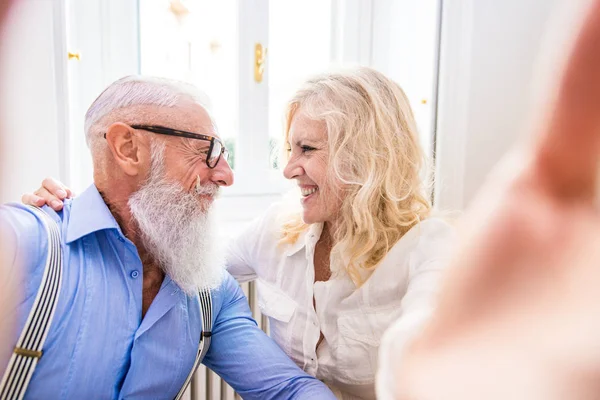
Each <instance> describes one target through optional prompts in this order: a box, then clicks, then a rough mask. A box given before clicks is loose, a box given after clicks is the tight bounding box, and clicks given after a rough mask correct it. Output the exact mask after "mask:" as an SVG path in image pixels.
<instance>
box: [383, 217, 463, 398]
mask: <svg viewBox="0 0 600 400" xmlns="http://www.w3.org/2000/svg"><path fill="white" fill-rule="evenodd" d="M429 227H431V224H430V225H429ZM454 243H455V233H454V229H453V228H452V227H450V226H449V225H447V224H445V223H443V222H441V221H440V222H437V221H436V222H435V229H433V232H430V233H429V234H428V236H427V240H425V241H423V243H420V245H419V246H418V248H417V250H416V251H415V252H414V253H413V254H412V257H411V260H410V274H409V282H408V288H407V290H406V294H405V295H404V297H403V298H402V303H401V309H402V313H401V315H400V317H399V318H398V319H397V320H396V321H395V322H394V323H393V324H392V325H391V326H390V327H389V328H388V330H387V331H386V332H385V334H384V335H383V337H382V340H381V346H380V348H379V368H378V374H377V385H376V389H377V396H378V398H380V399H383V400H386V399H393V398H396V396H397V395H398V393H392V391H393V388H395V384H394V382H395V381H396V378H395V371H396V370H398V367H399V365H400V363H401V362H402V355H403V351H404V349H405V348H406V346H407V345H408V344H409V343H410V342H411V341H412V339H413V338H415V337H416V336H417V335H418V334H419V332H420V331H421V329H422V327H423V326H424V324H425V323H426V322H427V320H428V319H429V318H430V317H431V315H432V313H433V311H434V310H435V306H436V300H437V293H438V290H439V284H440V280H441V277H442V273H443V271H444V270H445V267H446V266H447V265H448V262H449V257H450V254H451V250H452V245H453V244H454Z"/></svg>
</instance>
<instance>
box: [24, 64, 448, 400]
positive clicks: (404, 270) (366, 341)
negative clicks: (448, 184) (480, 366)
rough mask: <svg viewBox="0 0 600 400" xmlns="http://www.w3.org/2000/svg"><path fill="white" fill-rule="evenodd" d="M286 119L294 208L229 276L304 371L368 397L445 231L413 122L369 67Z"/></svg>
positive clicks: (433, 279) (255, 240) (49, 192)
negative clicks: (253, 298) (246, 290)
mask: <svg viewBox="0 0 600 400" xmlns="http://www.w3.org/2000/svg"><path fill="white" fill-rule="evenodd" d="M286 120H287V123H286V129H285V142H286V145H287V146H288V147H287V150H288V151H287V153H288V160H287V165H286V167H285V170H284V175H285V177H286V178H287V179H293V180H295V181H296V182H297V184H298V186H299V188H300V191H301V194H302V196H301V200H300V203H301V209H298V207H290V206H289V205H286V204H283V203H282V204H276V205H273V206H272V207H271V208H270V209H269V210H268V211H267V212H266V213H265V215H264V216H262V217H261V218H259V219H258V220H256V221H255V222H254V223H252V224H250V225H249V227H248V228H247V229H246V231H245V232H243V233H242V234H241V235H240V236H239V237H238V238H237V239H235V240H233V241H232V242H231V244H230V246H229V250H228V255H227V267H228V270H229V272H230V273H231V274H232V275H234V276H235V277H236V278H237V279H238V280H240V281H248V280H252V279H256V280H257V282H258V293H259V305H260V308H261V311H262V312H263V313H264V314H265V315H267V316H268V317H269V323H270V331H271V336H272V338H273V339H274V340H275V341H276V342H277V343H278V344H279V346H281V348H282V349H283V350H284V351H285V352H286V353H287V354H288V355H289V356H290V357H291V358H292V359H293V360H294V361H295V362H296V363H297V364H298V365H299V366H300V367H301V368H303V369H304V370H305V371H306V372H308V373H309V374H312V375H314V376H316V377H317V378H319V379H321V380H323V381H324V382H326V383H327V384H328V385H329V386H330V387H331V388H332V390H334V392H336V394H337V395H338V397H339V398H343V399H352V398H362V399H374V398H375V388H374V386H375V385H374V381H375V373H376V368H377V360H378V348H379V343H380V339H381V337H382V335H383V333H384V331H385V330H386V328H387V327H388V326H389V325H390V324H392V322H395V321H397V322H396V324H397V325H399V326H400V327H401V328H400V329H397V332H400V334H401V335H403V336H404V338H403V340H405V341H407V340H409V339H410V338H411V337H412V336H413V335H415V334H416V333H418V330H419V327H420V326H421V324H422V322H424V321H425V320H426V319H427V317H428V316H429V314H430V313H431V311H432V309H433V307H434V294H435V292H436V288H437V281H438V278H439V275H440V272H441V270H442V269H443V267H444V266H445V264H446V259H447V255H448V252H449V251H448V250H449V247H450V246H451V243H452V241H453V236H454V232H453V229H452V228H451V227H450V226H449V225H448V224H447V223H445V222H444V221H442V220H440V219H436V218H431V217H430V213H431V205H430V203H429V201H428V199H427V194H426V190H425V187H424V185H423V180H422V176H421V174H420V173H421V172H422V165H423V159H424V156H423V153H422V150H421V148H420V146H419V140H418V137H417V129H416V125H415V120H414V117H413V113H412V110H411V108H410V105H409V102H408V99H407V97H406V95H405V94H404V92H403V91H402V89H401V88H400V87H399V86H398V85H397V84H395V83H394V82H393V81H391V80H390V79H388V78H387V77H385V76H384V75H382V74H381V73H379V72H377V71H375V70H373V69H370V68H355V69H352V70H348V71H344V72H333V73H327V74H324V75H321V76H317V77H315V78H313V79H310V80H309V81H307V82H306V83H305V84H304V85H303V86H302V87H301V88H300V90H299V91H298V92H297V93H296V95H295V96H294V98H293V99H292V100H291V101H290V102H289V105H288V111H287V119H286ZM45 186H46V189H42V190H41V191H39V192H38V195H39V196H41V197H43V198H44V199H45V200H46V201H49V202H50V201H53V200H57V199H56V197H54V196H53V193H57V192H58V189H60V188H62V185H60V184H59V183H57V182H53V181H51V180H49V181H47V182H46V185H45ZM59 197H60V198H62V197H63V196H59ZM24 200H25V201H27V202H31V203H36V204H39V202H41V201H44V200H42V199H41V198H38V197H37V196H33V195H30V196H27V197H24Z"/></svg>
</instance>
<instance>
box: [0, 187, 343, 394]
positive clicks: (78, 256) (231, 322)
mask: <svg viewBox="0 0 600 400" xmlns="http://www.w3.org/2000/svg"><path fill="white" fill-rule="evenodd" d="M45 211H46V212H47V213H48V214H49V215H51V216H52V217H53V218H54V219H55V220H56V221H57V222H58V224H59V227H60V230H61V239H62V240H61V241H62V249H63V281H62V288H61V293H60V299H59V302H58V306H57V310H56V314H55V316H54V321H53V322H52V327H51V329H50V332H49V335H48V338H47V340H46V344H45V346H44V349H43V350H44V354H43V356H42V358H41V359H40V362H39V364H38V366H37V369H36V370H35V373H34V375H33V378H32V380H31V383H30V385H29V388H28V390H27V393H26V396H25V397H26V398H28V399H173V398H174V397H175V395H176V394H177V392H178V391H179V389H180V388H181V386H182V385H183V382H184V380H185V378H186V377H187V375H188V373H189V371H190V369H191V368H192V364H193V363H194V359H195V356H196V351H197V348H198V340H199V337H200V330H201V322H200V308H199V303H198V296H194V297H191V296H186V295H185V293H184V292H182V291H181V290H180V288H179V287H178V286H177V285H176V284H175V283H174V282H173V281H172V280H171V279H170V278H169V277H168V276H167V277H165V279H164V282H163V284H162V286H161V288H160V291H159V292H158V295H157V296H156V298H155V299H154V301H153V302H152V305H151V306H150V308H149V309H148V311H147V313H146V315H145V316H144V318H143V319H142V281H143V274H142V269H143V267H142V263H141V260H140V258H139V256H138V253H137V250H136V247H135V246H134V244H133V243H132V242H131V241H129V240H128V239H127V238H126V237H125V236H124V235H123V233H122V232H121V229H120V228H119V226H118V224H117V222H116V221H115V219H114V217H113V216H112V214H111V213H110V211H109V210H108V208H107V206H106V204H105V203H104V201H103V199H102V197H101V196H100V194H99V193H98V190H97V189H96V187H95V186H91V187H90V188H88V189H87V190H86V191H85V192H84V193H83V194H81V195H80V196H78V197H77V198H76V199H74V200H73V201H67V202H66V203H65V207H64V210H63V211H61V212H59V213H55V212H53V211H51V210H49V209H48V208H46V209H45ZM0 225H2V228H3V230H6V231H7V232H8V235H9V238H8V240H7V243H13V244H16V246H17V247H16V248H17V249H18V250H17V252H16V259H15V260H14V264H15V265H19V266H21V268H22V269H23V271H21V272H22V282H23V291H22V296H23V298H22V302H21V303H20V306H19V307H18V309H17V310H15V312H17V313H18V320H19V331H18V332H20V331H21V329H22V327H23V325H24V324H25V320H26V318H27V315H28V313H29V310H30V309H31V306H32V304H33V301H34V298H35V296H36V293H37V291H38V287H39V284H40V282H41V278H42V274H43V270H44V265H45V261H46V255H47V245H48V240H47V237H46V233H45V230H44V227H43V225H42V223H41V222H40V221H39V220H38V219H37V217H36V215H35V214H33V213H32V211H31V210H29V209H28V208H27V207H24V206H21V205H17V204H12V205H7V206H1V207H0ZM212 297H213V318H214V320H213V333H212V340H211V344H210V348H209V350H208V353H207V354H206V357H205V358H204V360H203V364H205V365H206V366H207V367H208V368H210V369H212V370H213V371H215V372H216V373H217V374H219V375H220V376H221V377H222V378H224V379H225V380H226V381H227V382H228V383H229V384H230V385H231V386H232V387H233V388H234V389H235V390H236V391H237V392H238V393H239V394H240V395H241V396H242V397H243V398H244V399H297V398H303V399H334V398H335V397H334V396H333V394H332V393H331V392H330V391H329V389H327V387H326V386H325V385H324V384H323V383H321V382H320V381H318V380H316V379H315V378H313V377H311V376H309V375H307V374H306V373H304V372H303V371H302V370H301V369H299V368H298V367H297V366H296V365H295V364H294V363H293V362H292V361H291V360H290V359H289V358H288V357H287V356H286V355H285V353H284V352H283V351H282V350H281V349H280V348H279V347H278V346H277V345H276V344H275V343H274V342H273V341H272V340H271V339H270V338H269V337H268V336H266V335H265V334H264V333H263V332H262V331H261V330H260V329H258V327H257V325H256V322H255V321H254V320H253V319H252V316H251V313H250V309H249V307H248V303H247V300H246V297H245V296H244V294H243V292H242V291H241V289H240V287H239V285H238V284H237V282H236V281H235V280H234V279H233V278H232V277H231V276H230V275H227V278H226V279H225V280H224V282H223V284H222V285H221V286H220V287H219V288H218V289H217V290H214V291H213V292H212ZM0 323H1V321H0ZM16 339H17V337H15V342H16Z"/></svg>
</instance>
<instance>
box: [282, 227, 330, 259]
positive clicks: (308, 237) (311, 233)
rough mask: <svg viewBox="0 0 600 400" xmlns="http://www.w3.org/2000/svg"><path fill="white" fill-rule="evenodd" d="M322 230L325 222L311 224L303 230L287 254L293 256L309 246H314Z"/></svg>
mask: <svg viewBox="0 0 600 400" xmlns="http://www.w3.org/2000/svg"><path fill="white" fill-rule="evenodd" d="M322 231H323V223H317V224H311V225H309V226H308V229H307V230H305V231H304V232H302V234H301V235H300V236H299V237H298V240H296V242H294V244H292V245H290V247H289V248H288V250H287V251H286V253H285V255H286V256H288V257H291V256H293V255H294V254H296V253H297V252H299V251H300V250H302V249H304V248H306V247H308V246H314V245H315V244H316V243H317V241H318V240H319V238H320V237H321V232H322Z"/></svg>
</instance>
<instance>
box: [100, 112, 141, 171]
mask: <svg viewBox="0 0 600 400" xmlns="http://www.w3.org/2000/svg"><path fill="white" fill-rule="evenodd" d="M105 137H106V142H107V143H108V147H109V148H110V151H111V153H112V155H113V158H114V160H115V164H117V165H118V166H119V167H120V168H121V170H122V171H123V172H124V173H125V174H127V175H129V176H137V175H140V174H143V173H145V172H147V171H148V166H149V162H150V160H149V154H150V151H149V143H147V141H145V140H143V137H142V136H141V135H138V134H136V132H135V130H134V129H133V128H132V127H130V126H129V125H126V124H123V123H121V122H117V123H114V124H112V125H111V126H109V127H108V129H107V130H106V135H105Z"/></svg>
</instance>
